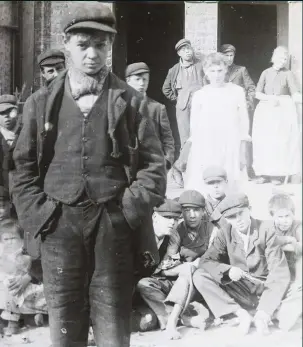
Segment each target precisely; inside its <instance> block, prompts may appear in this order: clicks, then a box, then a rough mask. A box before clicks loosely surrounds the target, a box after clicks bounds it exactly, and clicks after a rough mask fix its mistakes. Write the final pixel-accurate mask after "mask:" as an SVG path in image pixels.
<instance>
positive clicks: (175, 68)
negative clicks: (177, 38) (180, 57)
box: [168, 62, 180, 72]
mask: <svg viewBox="0 0 303 347" xmlns="http://www.w3.org/2000/svg"><path fill="white" fill-rule="evenodd" d="M179 67H180V63H179V62H178V63H176V64H175V65H173V66H172V67H171V68H170V69H169V70H168V72H172V71H174V70H177V69H179Z"/></svg>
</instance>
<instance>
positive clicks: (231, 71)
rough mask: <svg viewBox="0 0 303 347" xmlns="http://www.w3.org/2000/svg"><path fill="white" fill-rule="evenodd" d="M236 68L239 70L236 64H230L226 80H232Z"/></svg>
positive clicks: (235, 73) (235, 74)
mask: <svg viewBox="0 0 303 347" xmlns="http://www.w3.org/2000/svg"><path fill="white" fill-rule="evenodd" d="M238 70H239V67H238V66H237V65H232V66H231V69H230V71H229V74H228V81H229V82H232V81H233V80H234V79H235V78H236V76H237V72H238Z"/></svg>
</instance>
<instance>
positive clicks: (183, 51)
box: [177, 45, 194, 61]
mask: <svg viewBox="0 0 303 347" xmlns="http://www.w3.org/2000/svg"><path fill="white" fill-rule="evenodd" d="M177 53H178V55H179V57H180V58H181V59H182V60H185V61H192V60H193V56H194V51H193V49H192V46H191V45H184V46H182V47H181V48H180V49H179V50H178V52H177Z"/></svg>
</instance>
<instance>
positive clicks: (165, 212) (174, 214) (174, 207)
mask: <svg viewBox="0 0 303 347" xmlns="http://www.w3.org/2000/svg"><path fill="white" fill-rule="evenodd" d="M154 210H155V212H157V213H159V214H160V215H161V216H162V217H167V218H178V217H180V215H181V213H182V210H181V205H180V204H179V203H178V202H177V201H175V200H170V199H166V200H165V202H164V203H163V204H162V205H161V206H159V207H155V209H154Z"/></svg>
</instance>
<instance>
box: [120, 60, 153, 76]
mask: <svg viewBox="0 0 303 347" xmlns="http://www.w3.org/2000/svg"><path fill="white" fill-rule="evenodd" d="M149 71H150V70H149V67H148V66H147V65H146V64H145V63H143V62H140V63H133V64H130V65H128V66H127V68H126V70H125V77H129V76H132V75H139V74H141V73H145V72H148V73H149Z"/></svg>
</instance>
